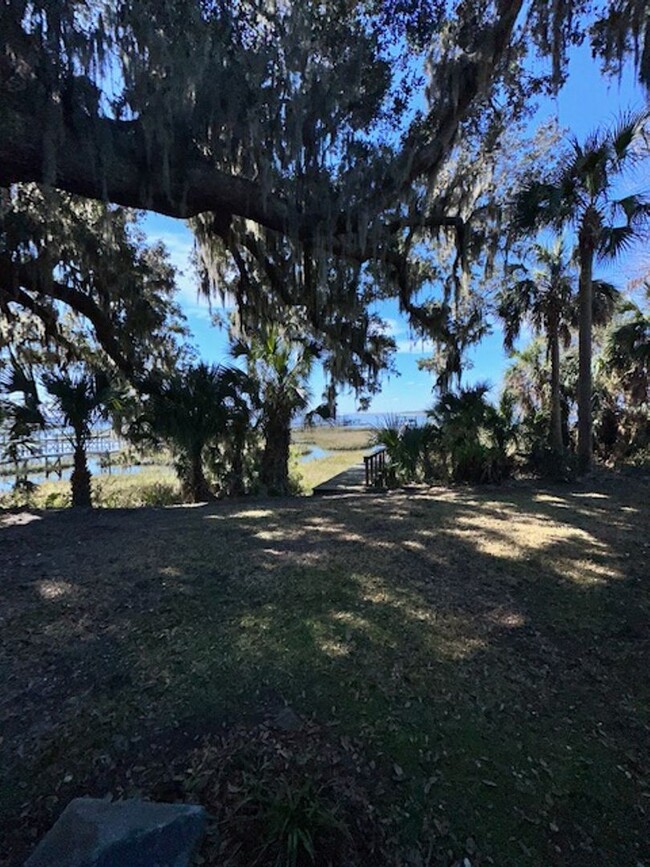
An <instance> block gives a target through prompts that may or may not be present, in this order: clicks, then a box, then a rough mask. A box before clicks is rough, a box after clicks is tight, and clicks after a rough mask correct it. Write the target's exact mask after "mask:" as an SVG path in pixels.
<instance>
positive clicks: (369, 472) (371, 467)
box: [313, 447, 385, 497]
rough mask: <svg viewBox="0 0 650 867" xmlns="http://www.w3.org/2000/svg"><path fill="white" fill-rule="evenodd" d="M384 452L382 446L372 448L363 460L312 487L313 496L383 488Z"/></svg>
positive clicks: (372, 491) (370, 492) (368, 491)
mask: <svg viewBox="0 0 650 867" xmlns="http://www.w3.org/2000/svg"><path fill="white" fill-rule="evenodd" d="M384 467H385V453H384V449H383V447H380V448H378V449H374V450H373V451H372V452H371V453H370V454H369V455H366V456H365V457H364V459H363V462H362V463H360V464H355V465H354V466H353V467H350V468H349V469H347V470H344V471H343V472H342V473H338V475H336V476H333V477H332V478H331V479H327V481H325V482H321V483H320V485H316V487H315V488H314V489H313V494H314V496H315V497H327V496H332V495H333V494H373V493H377V491H381V490H383V488H382V487H381V485H382V484H384V481H383V476H382V474H383V472H384Z"/></svg>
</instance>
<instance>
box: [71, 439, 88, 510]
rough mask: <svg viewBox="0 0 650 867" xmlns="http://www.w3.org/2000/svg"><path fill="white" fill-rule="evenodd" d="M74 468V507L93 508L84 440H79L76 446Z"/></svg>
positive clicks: (72, 477)
mask: <svg viewBox="0 0 650 867" xmlns="http://www.w3.org/2000/svg"><path fill="white" fill-rule="evenodd" d="M73 461H74V466H73V469H72V475H71V476H70V486H71V488H72V505H73V506H74V507H75V508H76V507H81V508H85V509H90V508H91V507H92V499H91V492H90V471H89V469H88V463H87V461H86V446H85V443H84V441H83V440H82V439H79V438H77V439H76V441H75V445H74V458H73Z"/></svg>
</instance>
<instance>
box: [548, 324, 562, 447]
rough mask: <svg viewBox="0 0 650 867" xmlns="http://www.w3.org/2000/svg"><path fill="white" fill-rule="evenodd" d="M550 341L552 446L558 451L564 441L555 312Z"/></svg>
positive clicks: (550, 330) (558, 341)
mask: <svg viewBox="0 0 650 867" xmlns="http://www.w3.org/2000/svg"><path fill="white" fill-rule="evenodd" d="M548 343H549V354H550V356H551V431H550V434H551V448H552V449H553V450H554V451H556V452H561V451H562V448H563V443H562V407H561V404H560V340H559V335H558V322H557V315H555V314H554V315H553V316H552V317H551V318H550V319H549V325H548Z"/></svg>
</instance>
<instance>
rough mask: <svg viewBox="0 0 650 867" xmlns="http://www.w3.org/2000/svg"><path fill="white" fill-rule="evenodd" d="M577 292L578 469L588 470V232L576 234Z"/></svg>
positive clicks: (590, 314)
mask: <svg viewBox="0 0 650 867" xmlns="http://www.w3.org/2000/svg"><path fill="white" fill-rule="evenodd" d="M579 256H580V291H579V324H578V362H579V367H578V467H579V469H580V471H581V472H583V473H586V472H588V471H589V470H590V469H591V461H592V454H593V446H592V417H591V398H592V382H591V336H592V335H591V332H592V317H593V300H592V295H593V286H592V282H593V266H594V248H593V244H592V243H591V238H590V236H589V233H588V230H585V229H584V228H583V229H581V231H580V238H579Z"/></svg>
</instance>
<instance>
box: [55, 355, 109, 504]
mask: <svg viewBox="0 0 650 867" xmlns="http://www.w3.org/2000/svg"><path fill="white" fill-rule="evenodd" d="M42 381H43V385H44V386H45V389H46V390H47V392H48V394H49V395H50V397H51V398H52V399H53V401H54V405H55V407H56V409H57V410H58V413H60V415H61V417H62V418H61V420H62V421H63V423H64V424H65V425H66V426H67V427H70V428H71V429H72V446H73V470H72V476H71V477H70V483H71V487H72V505H73V506H81V507H85V508H90V507H91V506H92V500H91V489H90V478H91V476H90V470H89V469H88V459H87V455H86V446H87V444H88V439H89V438H90V436H91V432H92V425H93V424H94V423H95V422H96V421H98V420H99V419H107V418H108V417H109V416H110V414H111V412H112V411H114V410H117V409H119V407H120V405H121V395H120V392H119V391H118V390H117V388H116V387H115V385H114V384H113V383H112V382H111V380H110V379H109V377H108V376H107V374H105V373H103V372H94V373H92V372H87V371H83V372H81V373H80V374H77V375H75V374H74V373H50V374H44V375H43V377H42Z"/></svg>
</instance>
